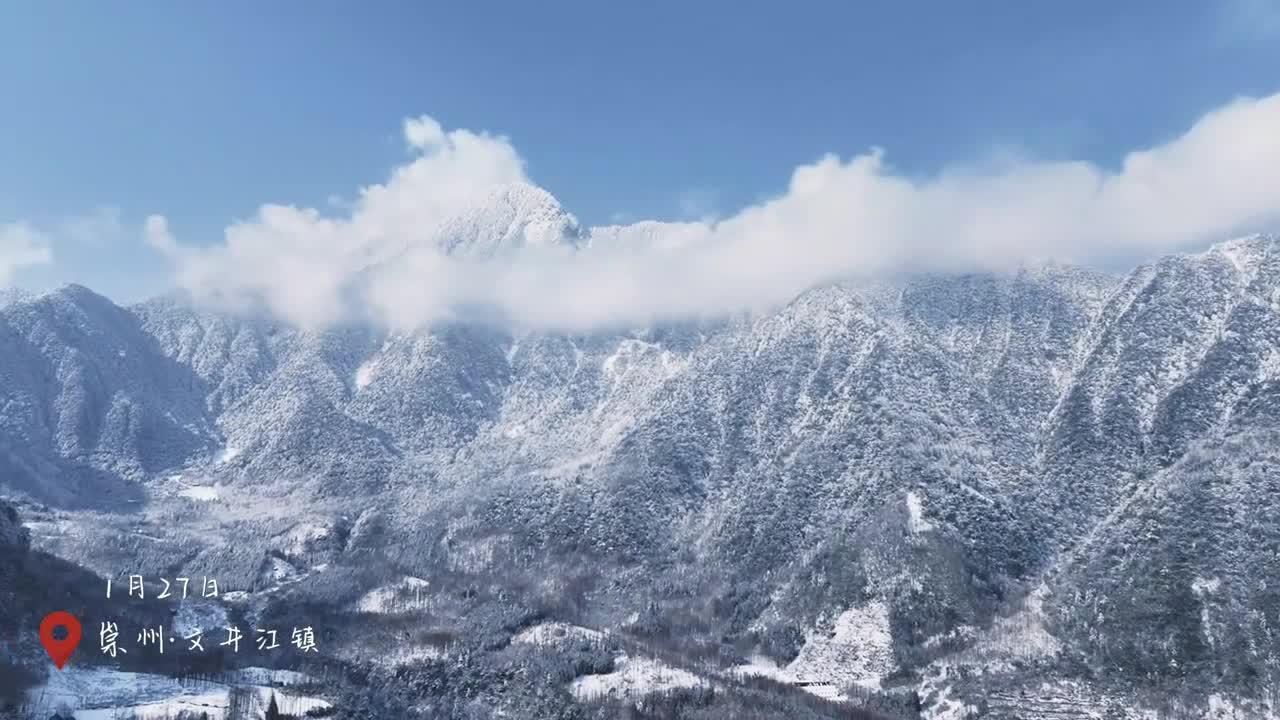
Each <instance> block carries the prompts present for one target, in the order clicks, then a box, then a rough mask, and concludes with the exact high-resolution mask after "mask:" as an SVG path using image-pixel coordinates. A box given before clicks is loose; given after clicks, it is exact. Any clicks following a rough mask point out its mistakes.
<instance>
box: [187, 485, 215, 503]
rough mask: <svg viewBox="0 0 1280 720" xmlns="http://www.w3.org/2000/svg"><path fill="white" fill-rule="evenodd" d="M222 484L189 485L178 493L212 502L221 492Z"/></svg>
mask: <svg viewBox="0 0 1280 720" xmlns="http://www.w3.org/2000/svg"><path fill="white" fill-rule="evenodd" d="M220 488H221V486H219V485H188V486H187V487H184V488H182V491H181V492H179V493H178V494H179V495H181V496H182V497H184V498H190V499H192V500H197V501H200V502H212V501H214V500H217V499H218V497H219V495H220V494H221V490H220Z"/></svg>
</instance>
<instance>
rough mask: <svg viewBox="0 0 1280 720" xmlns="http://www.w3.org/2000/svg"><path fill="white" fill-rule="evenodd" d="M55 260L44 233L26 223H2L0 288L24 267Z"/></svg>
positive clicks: (0, 226) (0, 227) (0, 237)
mask: <svg viewBox="0 0 1280 720" xmlns="http://www.w3.org/2000/svg"><path fill="white" fill-rule="evenodd" d="M52 261H53V251H52V250H51V249H50V248H49V240H48V238H46V237H45V235H44V234H43V233H41V232H40V231H39V230H36V229H35V228H33V227H31V226H30V225H27V224H26V223H10V224H7V225H0V288H3V287H5V286H7V285H8V284H9V281H10V280H11V279H12V277H13V274H14V273H15V272H17V271H18V270H21V269H22V268H24V267H30V266H32V265H45V264H48V263H50V262H52Z"/></svg>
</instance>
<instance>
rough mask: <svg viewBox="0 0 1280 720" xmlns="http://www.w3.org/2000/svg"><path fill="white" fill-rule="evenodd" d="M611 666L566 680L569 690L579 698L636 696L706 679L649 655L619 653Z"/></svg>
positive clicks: (693, 685) (695, 684) (703, 682)
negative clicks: (572, 679) (641, 656)
mask: <svg viewBox="0 0 1280 720" xmlns="http://www.w3.org/2000/svg"><path fill="white" fill-rule="evenodd" d="M614 665H615V669H614V671H613V672H611V673H604V674H601V675H584V676H583V677H580V678H578V679H576V680H574V681H573V682H571V683H570V684H569V692H571V693H573V696H574V697H576V698H578V699H579V700H590V699H594V698H602V697H612V698H640V697H643V696H645V695H648V694H649V693H655V692H663V691H667V690H676V689H680V688H696V687H703V686H706V685H707V681H706V680H703V679H702V678H700V677H698V676H697V675H694V674H693V673H691V672H689V671H688V670H682V669H680V668H676V667H671V666H670V665H667V664H665V663H663V662H661V661H658V660H654V659H651V658H633V657H630V656H628V655H625V654H623V655H619V656H618V657H617V658H616V659H615V660H614Z"/></svg>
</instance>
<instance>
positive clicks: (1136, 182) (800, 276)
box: [155, 95, 1280, 329]
mask: <svg viewBox="0 0 1280 720" xmlns="http://www.w3.org/2000/svg"><path fill="white" fill-rule="evenodd" d="M1277 127H1280V95H1276V96H1272V97H1268V98H1263V99H1243V100H1239V101H1236V102H1233V103H1231V104H1229V105H1228V106H1226V107H1223V108H1220V109H1218V110H1216V111H1214V112H1211V113H1209V114H1208V115H1206V116H1205V117H1203V118H1202V119H1201V120H1200V121H1199V122H1197V123H1196V124H1195V125H1194V126H1193V127H1192V128H1190V129H1189V130H1188V131H1187V132H1186V133H1185V134H1184V135H1182V136H1181V137H1178V138H1176V139H1175V140H1173V141H1171V142H1168V143H1166V144H1164V145H1161V146H1157V147H1153V148H1150V149H1146V150H1141V151H1137V152H1133V153H1131V154H1130V155H1128V156H1127V157H1126V158H1125V160H1124V162H1123V164H1122V166H1121V168H1120V169H1119V170H1118V171H1108V170H1104V169H1102V168H1099V167H1097V166H1095V165H1093V164H1090V163H1086V162H1035V161H1033V160H1028V159H1012V160H1009V161H1007V162H1002V163H999V164H995V165H992V164H985V165H983V166H981V167H951V168H948V169H947V170H945V171H943V172H941V173H939V174H937V175H936V176H934V177H931V178H927V179H923V180H921V179H913V178H908V177H905V176H903V175H901V174H898V173H895V172H894V171H893V170H892V168H891V167H890V166H889V165H888V164H887V163H886V161H885V155H884V153H882V152H881V151H879V150H873V151H871V152H868V153H866V154H863V155H858V156H856V157H853V158H851V159H849V160H847V161H846V160H842V159H840V158H838V157H835V156H827V157H824V158H822V159H820V160H818V161H817V162H814V163H812V164H808V165H804V166H801V167H799V168H797V169H796V171H795V172H794V174H793V176H792V178H791V182H790V185H789V187H788V189H787V191H786V192H785V193H783V194H782V195H781V196H779V197H777V198H774V199H772V200H770V201H767V202H763V203H760V204H758V205H755V206H752V207H748V208H746V209H744V210H742V211H740V212H738V213H736V214H734V215H731V216H729V217H726V218H725V219H723V220H720V221H716V222H709V221H708V222H696V223H679V224H662V223H652V222H650V223H639V224H636V225H633V226H630V227H621V228H620V227H611V228H600V229H596V230H595V231H593V234H592V243H591V247H589V248H587V249H584V250H579V251H576V252H572V251H569V250H567V249H563V248H561V249H555V248H550V249H548V248H546V247H533V246H530V247H526V248H524V249H523V250H521V251H516V252H511V253H506V254H503V255H501V256H500V257H498V258H494V259H489V260H484V261H482V260H478V259H476V258H472V257H466V256H456V255H454V256H450V255H445V254H443V253H442V252H441V251H440V250H439V242H440V241H441V233H442V232H445V228H448V229H449V230H448V231H449V232H455V233H458V232H464V233H465V232H467V231H468V230H467V227H468V226H467V224H466V223H465V222H461V223H459V221H457V220H456V217H457V216H458V214H459V213H464V212H469V210H468V209H469V208H472V207H473V204H474V198H475V197H476V196H477V195H478V194H482V193H484V192H485V191H486V190H487V189H489V188H491V187H493V186H495V185H502V184H507V183H520V182H524V181H525V174H524V170H523V162H522V161H521V159H520V157H519V155H518V154H517V153H516V151H515V149H514V148H513V147H512V146H511V144H510V143H509V142H508V141H507V140H506V139H505V138H502V137H494V136H490V135H485V134H477V133H472V132H470V131H466V130H454V131H449V132H446V131H445V130H444V129H443V128H441V127H440V125H439V124H438V123H436V122H435V121H434V120H431V119H430V118H426V117H423V118H418V119H414V120H410V121H407V122H406V123H405V126H404V137H405V141H406V143H407V144H408V146H409V148H410V151H411V153H412V156H411V158H410V160H409V161H408V162H407V163H406V164H405V165H403V166H401V167H399V168H397V169H396V170H395V171H394V172H393V173H392V175H391V177H390V178H389V179H388V181H387V182H385V183H383V184H381V185H374V186H371V187H368V188H365V189H363V190H362V191H361V193H360V197H359V199H358V201H357V202H356V203H355V205H354V208H353V209H352V210H351V212H350V213H347V214H343V215H341V216H338V217H326V216H324V215H322V214H321V213H320V212H319V211H317V210H313V209H306V208H294V207H281V206H264V207H263V208H262V209H261V210H260V211H259V213H258V215H257V217H255V218H254V219H253V220H251V221H249V222H244V223H239V224H236V225H233V226H231V227H229V228H228V229H227V231H226V238H225V241H224V242H223V243H222V244H220V245H217V246H214V247H211V248H201V249H195V248H183V247H181V246H179V245H177V244H176V243H174V242H173V241H172V238H170V237H169V236H168V233H167V229H165V230H164V233H163V234H162V235H163V238H164V240H163V241H159V242H156V243H155V244H158V245H159V246H161V247H164V248H165V249H166V252H167V253H168V254H169V255H170V256H171V257H173V258H174V259H175V260H176V261H177V263H178V272H179V284H181V285H182V286H184V287H186V288H188V289H189V290H191V291H192V292H193V293H194V294H195V295H196V296H197V297H198V298H205V299H209V300H216V301H220V302H223V303H226V304H230V305H233V306H240V307H245V306H255V305H258V304H263V305H265V306H266V307H268V308H269V309H271V310H273V311H275V312H276V313H278V314H280V315H281V316H283V317H285V318H286V319H289V320H292V321H294V322H297V323H300V324H302V325H306V326H312V327H314V326H320V325H324V324H326V323H330V322H334V321H337V320H341V319H345V318H351V317H371V318H372V319H374V320H376V321H379V322H382V323H385V324H387V325H391V326H400V327H403V326H413V325H419V324H423V323H431V322H434V321H439V320H441V319H445V318H449V317H452V316H456V315H457V314H459V313H474V312H478V313H482V314H484V315H485V316H487V317H496V318H501V319H502V320H504V321H507V322H510V323H512V324H515V325H520V326H525V327H537V328H555V329H590V328H598V327H603V326H636V325H642V324H645V323H648V322H651V321H654V320H657V319H676V318H689V317H704V316H714V315H720V314H723V313H727V312H733V311H737V310H741V309H752V308H764V307H768V306H771V305H774V304H777V303H780V302H785V301H786V300H787V299H789V298H791V297H793V296H794V295H796V294H797V293H799V292H801V291H803V290H805V289H807V288H809V287H812V286H814V285H816V284H821V283H824V282H828V281H831V280H834V279H837V278H841V277H847V276H851V275H858V274H869V273H880V272H893V271H902V270H908V271H909V270H961V269H964V270H972V269H1002V268H1009V267H1013V266H1016V265H1018V264H1020V263H1023V262H1026V261H1028V260H1032V259H1039V258H1050V257H1055V258H1061V259H1069V260H1075V261H1081V262H1090V261H1098V260H1105V259H1106V258H1108V257H1117V256H1131V255H1134V254H1143V255H1154V254H1157V253H1161V252H1166V251H1170V250H1175V249H1180V248H1186V247H1190V246H1194V245H1196V244H1201V243H1206V242H1209V241H1214V240H1220V239H1225V238H1226V237H1229V236H1231V235H1233V234H1236V233H1238V232H1242V231H1250V230H1255V229H1267V228H1272V227H1275V226H1276V225H1277V224H1280V192H1277V190H1276V188H1280V133H1277V132H1276V130H1275V129H1276V128H1277ZM451 218H452V220H451ZM156 222H157V223H158V222H159V221H158V220H157V221H156Z"/></svg>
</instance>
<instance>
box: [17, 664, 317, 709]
mask: <svg viewBox="0 0 1280 720" xmlns="http://www.w3.org/2000/svg"><path fill="white" fill-rule="evenodd" d="M240 680H242V681H243V682H244V685H243V687H246V688H248V689H249V690H250V691H251V692H250V695H249V699H250V701H251V702H254V703H256V704H257V705H258V706H259V708H260V709H265V708H266V706H267V704H268V703H269V702H270V700H271V696H272V695H273V694H274V695H275V698H276V703H277V705H278V706H279V708H280V711H281V712H283V713H286V714H290V715H302V714H305V713H306V712H308V711H310V710H315V709H325V708H329V707H330V705H329V703H327V702H325V701H324V700H321V699H319V698H314V697H309V696H307V695H305V694H302V693H298V692H294V691H291V690H290V689H289V688H290V687H291V686H297V685H301V684H304V683H307V682H309V681H310V678H308V677H307V676H305V675H302V674H301V673H296V672H290V671H282V670H267V669H264V668H250V669H247V670H245V671H243V672H242V673H241V674H240ZM27 698H28V702H29V704H30V706H31V711H32V713H33V715H34V716H35V717H46V716H48V715H52V714H53V713H54V712H56V711H58V710H63V709H66V710H71V711H72V712H73V713H74V715H75V718H76V720H114V718H117V717H120V716H128V715H136V716H138V717H141V718H168V717H174V716H176V715H177V714H178V713H180V712H183V711H190V712H194V713H197V714H199V713H208V715H209V717H210V718H211V719H212V720H219V719H220V718H223V717H225V715H226V710H227V707H228V705H229V704H230V701H231V686H230V685H226V684H222V683H215V682H207V681H178V680H174V679H172V678H167V677H164V676H162V675H149V674H145V673H131V672H121V671H118V670H111V669H106V668H75V667H69V668H67V669H66V670H63V671H61V672H55V673H53V674H52V675H50V676H49V680H48V682H46V683H45V684H44V685H41V686H38V687H36V688H33V689H32V690H30V691H29V692H28V693H27Z"/></svg>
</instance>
